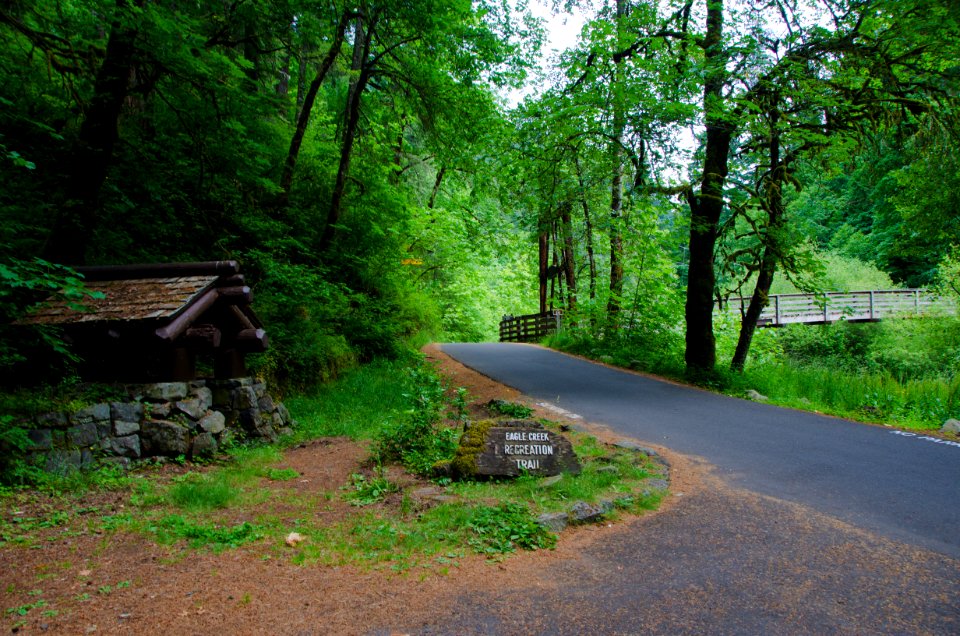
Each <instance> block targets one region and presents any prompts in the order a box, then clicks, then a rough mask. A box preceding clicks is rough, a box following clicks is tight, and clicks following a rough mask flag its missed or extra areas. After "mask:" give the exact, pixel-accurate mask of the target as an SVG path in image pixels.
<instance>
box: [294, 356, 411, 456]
mask: <svg viewBox="0 0 960 636" xmlns="http://www.w3.org/2000/svg"><path fill="white" fill-rule="evenodd" d="M409 366H410V364H409V362H406V361H398V360H390V361H387V360H377V361H374V362H372V363H370V364H368V365H365V366H363V367H360V368H358V369H356V370H354V371H351V372H350V373H348V374H346V375H345V376H344V377H343V378H342V379H340V380H339V381H337V382H336V383H332V384H330V385H325V386H323V387H320V388H319V389H317V390H316V391H314V392H312V393H310V394H308V395H302V396H296V397H291V398H289V399H287V400H286V401H285V404H286V405H287V407H288V408H289V409H290V411H291V412H292V413H294V414H295V416H296V419H297V422H298V424H299V426H298V428H297V430H296V431H295V432H294V434H293V436H292V439H291V443H297V442H300V441H303V440H308V439H315V438H317V437H337V436H345V437H349V438H351V439H356V440H362V439H372V438H373V437H375V436H376V435H377V434H378V433H379V432H380V431H382V430H383V429H384V427H385V426H387V425H389V424H391V423H393V422H395V421H397V420H399V419H401V418H402V415H403V413H404V411H406V410H407V409H408V408H409V401H408V399H407V397H406V396H405V395H404V387H403V386H402V385H401V384H400V383H398V382H397V378H398V377H401V376H402V375H403V373H404V372H405V370H406V369H408V368H409Z"/></svg>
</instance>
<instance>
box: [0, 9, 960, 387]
mask: <svg viewBox="0 0 960 636" xmlns="http://www.w3.org/2000/svg"><path fill="white" fill-rule="evenodd" d="M555 5H556V6H554V7H553V8H554V10H556V11H565V10H568V11H577V12H578V13H579V14H581V15H582V16H583V17H584V18H585V26H584V28H583V31H582V33H581V34H580V37H579V39H578V40H577V44H576V45H575V46H574V47H572V48H571V49H569V50H567V51H564V52H562V53H560V54H559V55H557V56H556V57H555V58H553V59H552V60H551V61H550V63H549V65H548V66H547V67H546V68H545V69H542V70H538V65H539V64H540V60H541V44H542V42H543V39H544V31H543V27H542V25H541V24H540V23H539V22H538V21H537V20H536V19H534V18H533V17H531V15H530V14H529V13H527V11H526V9H525V7H524V3H508V2H498V1H496V0H484V1H481V2H471V1H470V0H443V1H437V0H407V1H404V2H366V1H360V2H341V1H340V0H335V1H333V2H330V1H326V2H316V1H313V0H264V1H257V2H253V1H251V0H215V1H211V2H199V3H181V2H172V1H166V0H152V1H151V0H50V1H49V2H43V3H36V2H28V1H24V0H13V1H12V2H6V3H4V4H3V6H2V7H0V47H2V55H0V104H2V106H3V108H2V109H0V166H2V167H0V170H2V173H3V175H4V178H3V182H2V185H0V213H2V215H3V223H2V224H0V245H2V255H0V310H2V312H3V314H2V315H0V325H2V326H0V329H3V330H4V333H3V337H4V338H3V345H2V346H0V367H3V369H4V370H5V371H4V375H5V376H6V377H7V378H10V377H14V376H15V375H16V373H18V369H20V370H22V369H23V368H24V365H27V364H28V363H29V361H31V360H33V361H36V360H37V358H36V357H35V356H37V355H39V353H38V352H39V351H41V350H49V349H50V347H51V345H53V346H54V351H55V353H57V354H58V355H59V354H60V353H62V351H60V350H59V349H58V347H59V345H61V344H62V343H58V341H57V338H56V335H55V334H49V333H39V334H35V336H36V337H35V338H32V339H31V338H18V339H17V340H16V342H14V341H12V338H11V337H10V334H12V331H11V329H12V327H11V326H10V323H11V322H12V321H13V320H15V319H16V318H17V317H18V316H20V315H22V314H23V312H25V311H28V310H29V307H30V306H31V304H33V303H35V302H36V301H37V299H38V298H40V297H41V296H42V294H43V293H44V292H48V291H49V290H51V289H60V288H64V285H66V286H67V288H69V289H74V288H76V293H79V294H80V295H82V281H78V280H77V279H76V277H75V276H73V274H72V273H71V271H70V270H69V268H68V267H69V266H77V265H83V264H125V263H137V262H172V261H196V260H214V259H235V260H238V261H240V262H241V263H243V268H244V271H245V272H246V273H247V275H248V278H249V279H250V280H251V281H254V282H255V283H256V285H255V292H256V294H257V300H256V307H257V309H258V311H259V312H260V313H261V315H262V317H263V318H264V320H265V322H266V323H267V325H268V328H269V330H270V333H271V337H272V339H273V342H274V346H273V347H272V349H271V352H270V353H268V354H266V355H264V356H263V357H262V359H260V360H259V362H258V365H259V368H258V371H259V372H261V373H264V374H267V375H270V376H272V377H273V379H274V380H277V381H279V382H282V383H285V384H287V385H288V386H291V387H297V386H300V387H303V386H308V385H311V384H313V383H315V382H317V381H322V380H324V379H326V378H329V377H332V376H334V375H336V374H337V373H338V372H339V371H340V370H342V369H344V368H346V367H349V366H351V365H353V364H355V363H357V362H358V361H363V360H368V359H372V358H375V357H380V356H395V355H398V354H399V353H400V352H401V351H402V350H403V349H404V347H406V346H408V343H409V342H410V339H411V338H413V337H416V336H417V334H420V335H421V337H430V338H442V339H448V340H483V339H489V338H492V337H493V336H494V334H495V330H496V326H497V322H498V320H499V318H500V316H501V315H502V314H507V313H511V314H521V313H529V312H535V311H538V310H539V311H546V310H548V309H554V308H562V309H563V310H564V311H565V312H566V314H567V317H568V318H567V319H568V323H569V324H571V325H576V326H577V327H578V328H580V329H583V330H585V331H589V332H590V333H591V334H593V335H592V336H591V337H611V338H613V337H616V338H623V337H629V338H630V339H631V340H632V341H634V342H635V343H637V347H638V349H642V350H643V352H645V353H644V354H643V355H647V356H649V357H652V358H655V357H657V356H670V355H676V354H677V353H679V354H680V355H682V358H683V361H684V362H685V365H686V368H687V370H688V371H689V372H690V373H691V375H694V376H696V375H698V374H709V373H711V372H712V371H713V369H714V368H715V367H716V365H717V364H718V353H717V344H716V335H715V331H716V326H715V324H714V307H715V305H716V303H717V302H718V301H719V302H723V300H724V299H725V298H727V297H728V296H730V295H735V296H741V295H742V296H745V297H748V298H750V299H751V301H750V303H749V305H750V306H749V309H748V311H747V312H746V314H745V316H744V317H743V320H742V324H741V326H740V327H739V338H738V342H737V346H736V348H735V350H734V351H733V352H732V354H731V357H732V364H733V366H734V368H741V369H742V368H743V365H744V364H745V361H746V359H747V355H748V352H749V351H750V346H751V342H752V339H753V335H754V328H755V326H756V323H757V317H758V316H759V312H760V310H761V309H762V308H763V306H764V305H765V304H766V302H767V298H768V296H769V294H771V293H774V291H775V290H776V289H777V285H783V284H787V283H789V284H791V285H793V286H795V287H796V288H799V289H804V290H815V289H820V290H823V289H824V288H825V286H828V285H829V282H828V281H830V280H833V281H838V280H842V277H840V276H838V275H836V274H835V272H833V273H831V272H829V271H828V269H830V268H832V265H831V264H832V263H848V265H846V266H844V267H846V268H847V269H846V270H845V271H853V270H855V269H857V268H859V267H863V268H866V269H869V270H870V271H872V272H875V273H876V277H875V279H877V280H887V278H885V277H889V280H890V281H891V283H892V284H896V285H903V286H911V287H918V286H931V285H937V284H943V285H945V289H949V283H950V281H951V280H953V279H952V278H951V276H955V270H956V263H957V261H958V259H960V252H958V251H957V248H956V246H957V245H958V244H960V215H958V212H957V206H958V203H960V201H958V197H960V163H958V160H957V152H956V149H957V145H958V144H957V142H958V132H960V123H958V110H957V100H958V95H960V93H958V88H960V62H958V60H960V50H958V49H960V44H958V42H960V16H958V10H957V8H956V6H955V3H953V2H951V1H949V0H897V1H893V0H816V1H815V0H739V1H732V0H689V1H687V0H663V1H659V2H657V1H651V2H646V1H640V0H598V1H592V2H591V1H586V0H584V1H580V2H573V1H571V2H567V3H560V2H558V3H555ZM531 84H534V85H536V86H537V87H538V88H539V89H540V90H536V91H534V92H533V93H531V94H530V96H529V97H527V98H526V99H525V100H524V101H523V102H522V103H520V104H517V105H515V106H514V105H510V104H508V102H507V100H506V99H505V97H504V95H507V94H508V93H509V91H511V90H517V89H520V88H522V87H524V86H528V87H529V86H530V85H531ZM844 259H846V260H844ZM849 263H854V264H853V265H849ZM833 269H835V268H833ZM858 271H859V270H858ZM831 276H832V278H831ZM841 284H842V283H841ZM538 293H539V297H538ZM604 334H605V335H604ZM638 355H640V354H638ZM58 359H62V356H60V358H58ZM724 362H726V361H724ZM68 363H69V360H67V362H65V363H64V364H68ZM34 366H36V365H35V364H34ZM50 369H52V370H53V371H54V372H56V373H61V372H63V367H62V366H58V365H52V366H51V367H50Z"/></svg>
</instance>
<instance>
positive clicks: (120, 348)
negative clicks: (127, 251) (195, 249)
mask: <svg viewBox="0 0 960 636" xmlns="http://www.w3.org/2000/svg"><path fill="white" fill-rule="evenodd" d="M77 271H78V272H80V273H81V274H83V276H84V279H85V282H86V286H87V288H88V289H89V290H90V291H94V292H100V293H102V294H103V298H99V299H93V300H91V299H85V300H83V301H82V308H81V309H77V308H75V307H71V306H70V303H68V302H67V301H62V300H58V301H51V302H50V303H48V304H46V305H45V306H43V307H42V308H41V309H40V310H39V311H36V312H34V313H33V314H31V315H30V316H29V317H28V318H26V319H24V320H22V321H21V322H23V323H27V324H42V325H58V326H60V327H62V328H63V330H64V333H65V336H66V338H67V340H68V341H69V342H71V344H72V346H73V349H74V351H75V352H76V353H77V354H78V355H79V356H80V357H81V358H82V359H83V366H82V369H81V371H82V373H83V375H84V376H85V377H88V378H89V379H96V380H104V381H122V382H142V381H166V380H190V379H193V378H194V377H196V374H197V360H198V358H200V359H201V361H203V360H204V357H206V358H208V359H210V360H211V362H212V365H213V371H214V376H215V377H217V378H231V377H240V376H243V375H246V369H245V363H244V358H245V355H246V354H248V353H259V352H263V351H265V350H266V349H267V346H268V344H269V343H268V338H267V335H266V333H265V331H264V329H263V324H262V323H261V322H260V320H259V318H257V316H256V314H254V312H253V310H252V309H251V307H250V303H251V302H252V301H253V293H252V292H251V290H250V287H248V286H247V285H246V284H245V282H244V277H243V276H242V275H241V274H240V266H239V265H238V264H237V262H236V261H210V262H201V263H156V264H143V265H118V266H98V267H78V268H77Z"/></svg>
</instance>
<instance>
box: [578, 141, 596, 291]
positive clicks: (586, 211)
mask: <svg viewBox="0 0 960 636" xmlns="http://www.w3.org/2000/svg"><path fill="white" fill-rule="evenodd" d="M574 163H575V165H576V168H577V182H578V183H579V184H580V204H581V205H582V207H583V222H584V233H585V234H586V237H585V238H586V242H587V263H588V265H589V267H590V300H593V299H594V298H596V297H597V260H596V258H595V257H594V253H593V223H592V222H591V220H590V204H589V203H588V202H587V189H586V188H585V187H584V185H583V170H582V169H581V168H580V159H579V157H574Z"/></svg>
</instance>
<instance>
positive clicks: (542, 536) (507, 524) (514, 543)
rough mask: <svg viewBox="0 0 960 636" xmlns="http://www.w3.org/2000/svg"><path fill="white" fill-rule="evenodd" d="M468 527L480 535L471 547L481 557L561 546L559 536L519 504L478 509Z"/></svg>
mask: <svg viewBox="0 0 960 636" xmlns="http://www.w3.org/2000/svg"><path fill="white" fill-rule="evenodd" d="M468 526H469V528H470V529H471V530H472V531H473V533H474V534H475V535H476V536H475V537H473V538H471V539H470V540H469V544H470V545H471V546H472V547H473V548H474V550H476V551H477V552H479V553H481V554H504V553H508V552H514V551H516V549H517V548H521V549H523V550H536V549H540V548H552V547H554V546H555V545H556V542H557V538H556V536H554V535H553V534H551V533H550V532H549V531H548V530H547V529H546V528H544V527H543V526H541V525H540V524H539V523H537V520H536V519H535V518H534V517H533V515H532V514H531V513H530V510H529V508H527V507H526V506H524V505H521V504H516V503H506V504H502V505H500V506H477V507H476V508H474V509H473V512H472V513H471V515H470V519H469V521H468Z"/></svg>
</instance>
